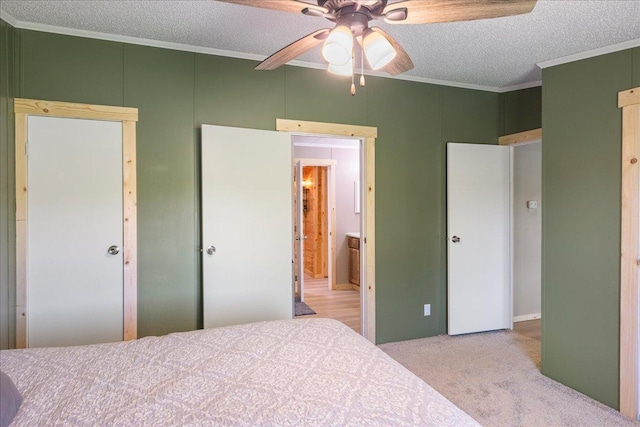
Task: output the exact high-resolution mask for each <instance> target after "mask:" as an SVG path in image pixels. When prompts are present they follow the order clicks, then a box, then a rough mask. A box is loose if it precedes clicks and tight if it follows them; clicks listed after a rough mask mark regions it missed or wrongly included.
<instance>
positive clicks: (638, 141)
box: [618, 87, 640, 419]
mask: <svg viewBox="0 0 640 427" xmlns="http://www.w3.org/2000/svg"><path fill="white" fill-rule="evenodd" d="M618 107H619V108H622V194H621V196H622V197H621V200H622V201H621V204H622V205H621V218H620V221H621V224H620V412H622V413H623V414H624V415H626V416H628V417H630V418H633V419H636V417H637V415H638V412H639V411H640V408H638V381H639V377H638V312H639V310H640V306H639V304H638V259H639V258H638V255H639V247H638V246H639V242H638V232H639V227H640V225H639V222H640V219H639V218H638V215H639V213H640V211H639V206H640V203H639V201H640V182H639V181H638V179H639V177H640V172H639V171H638V167H639V165H638V160H639V159H640V87H637V88H634V89H629V90H626V91H622V92H619V93H618Z"/></svg>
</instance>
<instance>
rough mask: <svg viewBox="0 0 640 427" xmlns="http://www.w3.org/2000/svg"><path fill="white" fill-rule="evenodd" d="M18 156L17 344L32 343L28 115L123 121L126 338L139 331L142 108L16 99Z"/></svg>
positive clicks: (124, 336) (16, 155)
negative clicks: (138, 169)
mask: <svg viewBox="0 0 640 427" xmlns="http://www.w3.org/2000/svg"><path fill="white" fill-rule="evenodd" d="M14 112H15V161H16V171H15V173H16V348H26V347H27V343H28V340H27V322H28V314H29V311H28V307H27V293H28V291H29V277H28V274H27V264H28V262H29V260H28V251H27V242H28V229H27V218H28V216H27V214H28V206H27V194H28V182H27V155H26V148H27V141H28V128H27V118H28V116H44V117H61V118H72V119H89V120H103V121H113V122H122V195H123V227H124V228H123V232H124V236H123V237H124V245H123V272H124V276H123V277H124V283H123V339H124V340H125V341H126V340H132V339H136V338H137V336H138V323H137V308H138V300H137V298H138V297H137V295H138V294H137V290H138V288H137V286H138V285H137V276H138V273H137V237H136V236H137V210H136V122H137V121H138V109H137V108H129V107H112V106H104V105H88V104H76V103H69V102H55V101H43V100H34V99H22V98H16V99H14Z"/></svg>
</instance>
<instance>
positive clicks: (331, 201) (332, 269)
mask: <svg viewBox="0 0 640 427" xmlns="http://www.w3.org/2000/svg"><path fill="white" fill-rule="evenodd" d="M298 162H299V164H300V168H301V169H302V168H304V167H305V166H318V167H326V168H327V181H328V185H327V210H328V211H329V212H330V215H329V217H328V224H327V228H328V229H329V230H330V233H331V234H330V235H329V236H327V240H328V242H327V249H328V254H327V260H328V264H329V265H328V273H329V278H330V280H328V283H327V286H328V288H329V289H336V280H337V269H336V180H335V176H336V175H335V173H336V165H337V164H338V161H337V160H333V159H303V158H295V159H294V160H293V163H294V164H297V163H298ZM297 185H298V187H302V182H299V183H297ZM298 194H299V192H298V191H297V190H296V196H297V195H298ZM298 202H299V203H302V200H298ZM299 212H300V208H298V214H299ZM302 231H304V230H300V231H298V235H303V234H301V232H302ZM294 238H295V235H294ZM300 242H301V243H300V244H301V245H302V244H303V243H302V239H301V240H300ZM303 267H304V264H303ZM299 274H300V276H301V277H299V278H298V280H299V281H300V283H301V286H300V298H301V300H302V301H304V298H303V296H302V294H303V290H304V285H302V284H303V283H304V271H302V272H299Z"/></svg>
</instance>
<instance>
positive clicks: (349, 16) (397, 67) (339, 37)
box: [219, 0, 537, 94]
mask: <svg viewBox="0 0 640 427" xmlns="http://www.w3.org/2000/svg"><path fill="white" fill-rule="evenodd" d="M219 1H222V2H225V3H234V4H240V5H246V6H253V7H259V8H263V9H272V10H280V11H285V12H294V13H302V14H304V15H308V16H316V17H323V18H326V19H328V20H329V21H331V22H333V23H335V26H334V28H333V29H331V28H323V29H320V30H317V31H314V32H313V33H311V34H308V35H306V36H304V37H302V38H301V39H298V40H296V41H295V42H293V43H291V44H290V45H288V46H286V47H284V48H282V49H280V50H279V51H277V52H276V53H274V54H273V55H271V56H269V57H268V58H267V59H265V60H264V61H262V62H261V63H260V64H258V66H257V67H255V68H256V70H273V69H276V68H278V67H280V66H281V65H284V64H286V63H287V62H289V61H291V60H292V59H294V58H296V57H298V56H300V55H302V54H303V53H305V52H307V51H308V50H310V49H311V48H313V47H315V46H317V45H319V44H320V43H323V46H322V56H323V58H324V59H325V60H326V61H327V63H328V68H327V69H328V71H330V72H332V73H334V74H338V75H343V76H351V77H352V87H351V91H352V94H355V84H353V74H354V72H355V64H354V62H355V44H356V42H357V45H358V46H359V48H360V49H361V58H362V64H361V66H362V69H363V71H362V76H361V79H360V81H361V86H364V58H363V57H366V58H367V62H368V64H369V67H370V68H371V69H372V70H381V71H384V72H386V73H388V74H390V75H392V76H396V75H398V74H401V73H404V72H406V71H409V70H411V69H412V68H413V62H412V61H411V58H410V57H409V55H408V54H407V52H405V50H404V49H403V48H402V46H400V44H399V43H398V42H396V41H395V40H394V39H393V38H392V37H391V36H390V35H389V34H387V32H385V31H384V30H383V29H382V28H380V27H375V26H369V23H370V22H371V21H374V20H383V21H384V22H386V23H388V24H432V23H441V22H456V21H471V20H476V19H490V18H499V17H504V16H512V15H521V14H525V13H529V12H531V11H532V10H533V8H534V7H535V5H536V1H537V0H455V1H452V0H259V1H258V0H219Z"/></svg>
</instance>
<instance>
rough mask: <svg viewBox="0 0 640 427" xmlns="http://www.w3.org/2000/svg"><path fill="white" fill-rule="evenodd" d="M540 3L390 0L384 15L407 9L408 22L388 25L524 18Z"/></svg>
mask: <svg viewBox="0 0 640 427" xmlns="http://www.w3.org/2000/svg"><path fill="white" fill-rule="evenodd" d="M536 2H537V0H398V1H393V0H390V1H389V3H388V4H387V6H386V7H385V8H384V13H390V12H392V11H394V10H396V9H400V8H406V9H407V19H404V20H395V21H393V20H388V21H387V22H388V23H389V24H433V23H438V22H455V21H472V20H475V19H489V18H499V17H502V16H512V15H521V14H524V13H529V12H531V11H532V10H533V8H534V7H535V5H536Z"/></svg>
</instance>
